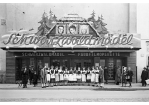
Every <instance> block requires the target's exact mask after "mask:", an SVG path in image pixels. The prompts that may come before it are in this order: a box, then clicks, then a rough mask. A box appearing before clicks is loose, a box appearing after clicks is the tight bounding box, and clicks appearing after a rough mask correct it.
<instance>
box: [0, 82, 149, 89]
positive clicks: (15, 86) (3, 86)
mask: <svg viewBox="0 0 149 105" xmlns="http://www.w3.org/2000/svg"><path fill="white" fill-rule="evenodd" d="M3 89H4V90H5V89H6V90H7V89H15V90H20V89H21V90H22V89H23V90H24V89H25V90H34V89H36V90H40V89H43V90H111V91H112V90H113V91H134V90H149V85H147V86H146V87H142V86H141V83H133V84H132V87H128V84H127V87H122V85H121V84H120V85H115V84H113V83H109V84H105V85H104V88H100V87H95V86H53V87H47V88H41V84H38V85H37V87H33V85H27V88H22V87H18V84H0V90H3Z"/></svg>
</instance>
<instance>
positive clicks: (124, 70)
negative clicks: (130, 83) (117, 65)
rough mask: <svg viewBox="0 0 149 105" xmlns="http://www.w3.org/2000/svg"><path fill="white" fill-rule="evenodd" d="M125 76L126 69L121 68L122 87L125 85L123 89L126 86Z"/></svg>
mask: <svg viewBox="0 0 149 105" xmlns="http://www.w3.org/2000/svg"><path fill="white" fill-rule="evenodd" d="M126 75H127V67H123V69H122V87H123V84H125V87H126V84H127V80H126Z"/></svg>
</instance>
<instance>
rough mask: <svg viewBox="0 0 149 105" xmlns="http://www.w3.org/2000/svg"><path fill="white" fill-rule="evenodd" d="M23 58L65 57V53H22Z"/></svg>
mask: <svg viewBox="0 0 149 105" xmlns="http://www.w3.org/2000/svg"><path fill="white" fill-rule="evenodd" d="M22 56H64V54H63V53H22Z"/></svg>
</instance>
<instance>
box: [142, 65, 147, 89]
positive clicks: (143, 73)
mask: <svg viewBox="0 0 149 105" xmlns="http://www.w3.org/2000/svg"><path fill="white" fill-rule="evenodd" d="M143 69H144V70H143V71H142V74H141V79H142V81H141V82H142V86H146V81H145V80H147V77H148V73H147V71H146V68H145V67H144V68H143Z"/></svg>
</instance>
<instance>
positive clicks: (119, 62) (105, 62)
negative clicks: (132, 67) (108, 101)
mask: <svg viewBox="0 0 149 105" xmlns="http://www.w3.org/2000/svg"><path fill="white" fill-rule="evenodd" d="M126 62H127V61H126V58H112V57H111V58H100V66H102V68H104V67H105V66H106V67H107V68H108V79H109V80H115V75H116V70H117V68H118V67H122V66H127V63H126Z"/></svg>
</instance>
